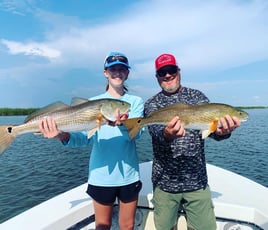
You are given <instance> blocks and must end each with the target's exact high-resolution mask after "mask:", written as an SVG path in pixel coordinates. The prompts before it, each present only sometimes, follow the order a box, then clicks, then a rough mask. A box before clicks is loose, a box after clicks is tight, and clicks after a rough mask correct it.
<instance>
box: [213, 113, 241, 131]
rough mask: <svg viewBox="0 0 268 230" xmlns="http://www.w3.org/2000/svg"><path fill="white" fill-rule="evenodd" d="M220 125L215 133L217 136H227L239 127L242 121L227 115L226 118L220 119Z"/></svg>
mask: <svg viewBox="0 0 268 230" xmlns="http://www.w3.org/2000/svg"><path fill="white" fill-rule="evenodd" d="M220 124H221V125H220V126H219V127H218V128H217V129H216V131H215V133H216V134H217V135H226V134H230V133H231V132H232V131H234V130H235V129H236V128H237V127H239V126H240V124H241V121H240V120H239V119H238V118H237V117H231V116H229V115H226V116H225V117H222V118H220Z"/></svg>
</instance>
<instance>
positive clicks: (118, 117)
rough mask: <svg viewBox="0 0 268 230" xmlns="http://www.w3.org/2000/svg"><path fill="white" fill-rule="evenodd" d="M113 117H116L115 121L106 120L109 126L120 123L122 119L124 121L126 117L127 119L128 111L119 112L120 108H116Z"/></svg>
mask: <svg viewBox="0 0 268 230" xmlns="http://www.w3.org/2000/svg"><path fill="white" fill-rule="evenodd" d="M115 118H116V120H115V121H107V124H108V125H111V126H118V125H121V124H122V121H125V120H126V119H128V112H124V113H120V110H119V109H116V110H115Z"/></svg>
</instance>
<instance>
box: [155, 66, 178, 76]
mask: <svg viewBox="0 0 268 230" xmlns="http://www.w3.org/2000/svg"><path fill="white" fill-rule="evenodd" d="M178 71H179V68H178V67H177V66H168V67H166V68H161V69H160V70H157V71H156V73H157V75H158V76H159V77H165V76H166V75H167V73H168V74H170V75H175V74H177V73H178Z"/></svg>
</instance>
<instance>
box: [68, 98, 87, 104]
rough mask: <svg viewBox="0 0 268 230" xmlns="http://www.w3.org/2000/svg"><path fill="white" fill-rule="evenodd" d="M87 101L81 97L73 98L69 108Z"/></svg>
mask: <svg viewBox="0 0 268 230" xmlns="http://www.w3.org/2000/svg"><path fill="white" fill-rule="evenodd" d="M88 101H89V100H88V99H86V98H82V97H73V98H72V101H71V106H75V105H80V104H83V103H85V102H88Z"/></svg>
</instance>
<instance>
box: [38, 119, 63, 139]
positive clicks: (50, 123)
mask: <svg viewBox="0 0 268 230" xmlns="http://www.w3.org/2000/svg"><path fill="white" fill-rule="evenodd" d="M39 129H40V132H41V133H42V134H43V135H44V137H46V138H55V137H57V136H58V135H59V134H60V131H59V130H58V128H57V125H56V122H55V120H54V119H53V118H52V117H49V116H48V117H45V118H44V119H43V120H41V121H40V123H39Z"/></svg>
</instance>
